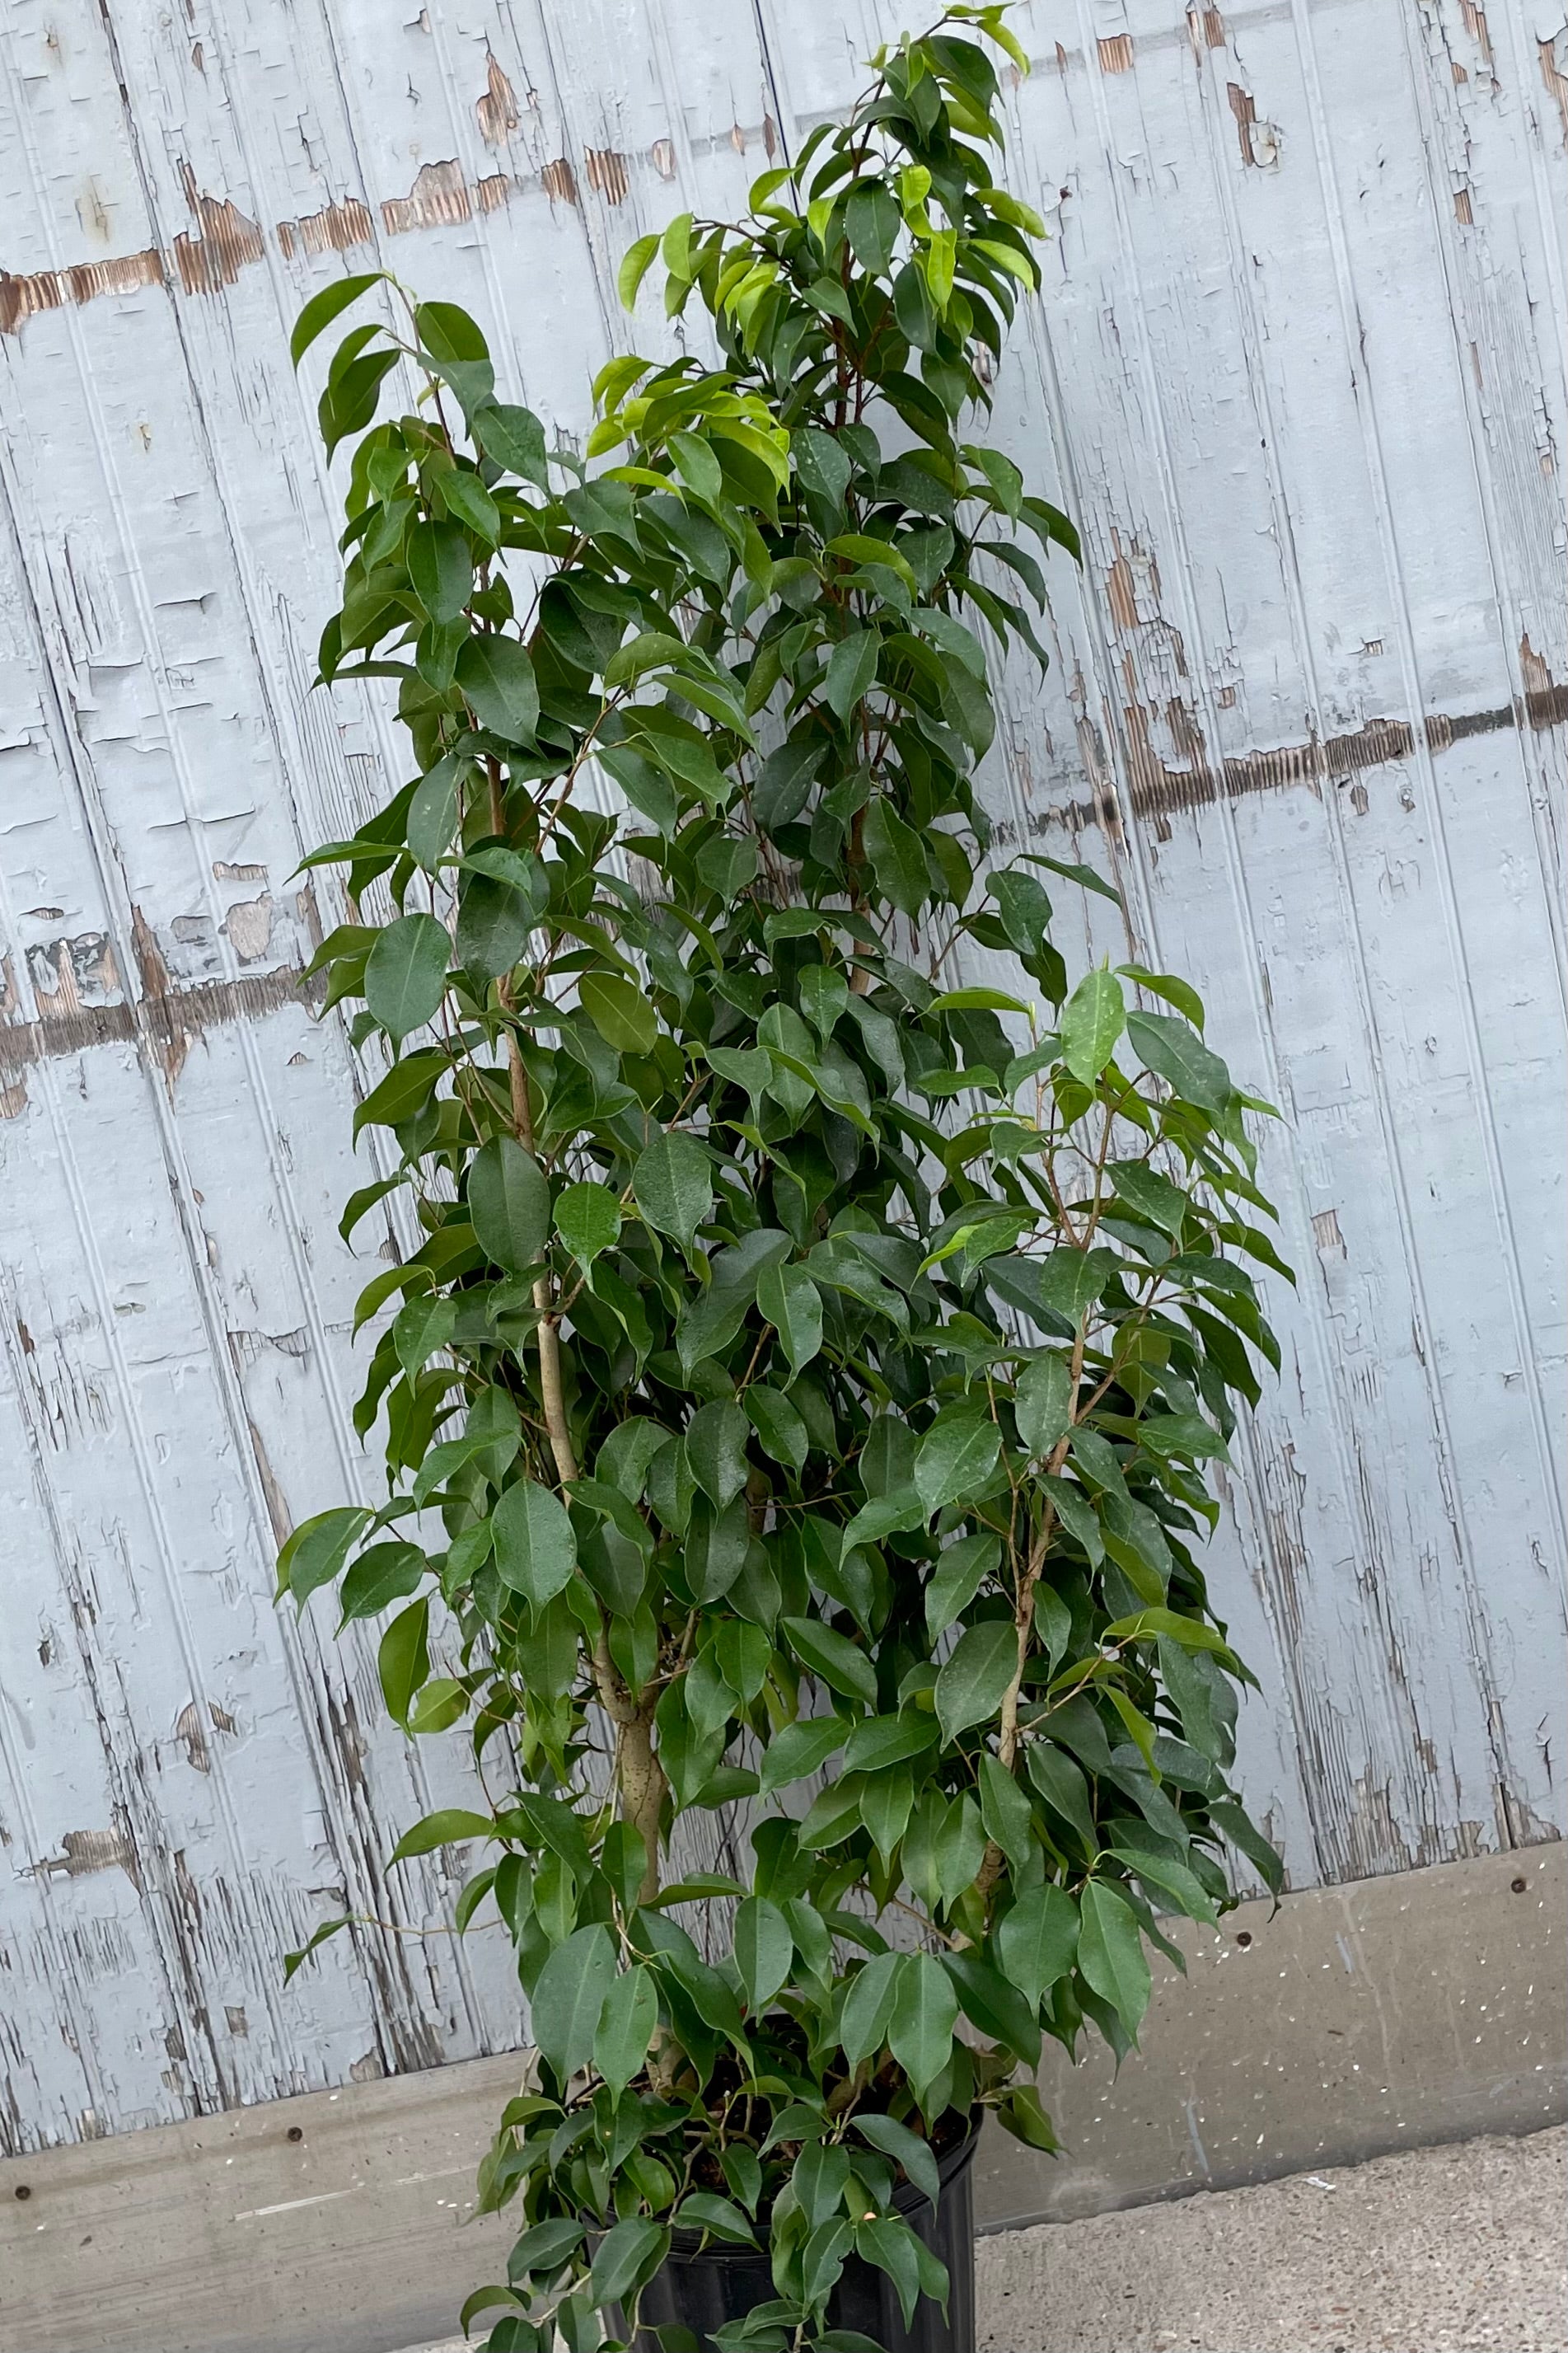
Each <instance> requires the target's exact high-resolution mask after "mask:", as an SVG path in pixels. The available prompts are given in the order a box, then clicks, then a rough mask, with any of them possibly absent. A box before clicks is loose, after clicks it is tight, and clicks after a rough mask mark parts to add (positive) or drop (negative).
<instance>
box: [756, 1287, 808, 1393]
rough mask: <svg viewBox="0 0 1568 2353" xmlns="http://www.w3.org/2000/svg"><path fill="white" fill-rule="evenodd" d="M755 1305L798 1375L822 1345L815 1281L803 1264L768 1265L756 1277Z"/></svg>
mask: <svg viewBox="0 0 1568 2353" xmlns="http://www.w3.org/2000/svg"><path fill="white" fill-rule="evenodd" d="M757 1305H758V1307H759V1308H760V1309H761V1311H762V1313H763V1314H764V1315H765V1316H766V1318H767V1320H768V1322H769V1323H770V1324H772V1325H773V1329H774V1330H775V1331H776V1332H777V1334H778V1335H779V1339H780V1342H781V1343H782V1345H783V1347H784V1354H785V1355H786V1356H788V1358H789V1361H790V1367H791V1370H792V1371H793V1372H794V1373H795V1374H796V1375H797V1376H798V1375H799V1374H801V1373H802V1372H804V1371H805V1367H806V1366H807V1365H809V1364H810V1362H811V1360H812V1358H813V1357H814V1356H816V1355H817V1354H818V1353H819V1351H820V1349H821V1347H822V1296H821V1293H819V1292H818V1290H817V1288H816V1283H815V1282H813V1281H812V1279H811V1277H810V1275H809V1274H807V1272H806V1271H805V1268H804V1267H803V1266H792V1265H778V1266H773V1267H769V1268H768V1269H767V1271H766V1272H765V1273H763V1275H762V1276H761V1277H760V1278H759V1280H758V1283H757Z"/></svg>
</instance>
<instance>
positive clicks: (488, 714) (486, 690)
mask: <svg viewBox="0 0 1568 2353" xmlns="http://www.w3.org/2000/svg"><path fill="white" fill-rule="evenodd" d="M457 677H458V685H459V686H460V687H461V688H462V691H463V692H464V694H465V695H466V696H467V698H468V702H470V703H471V704H472V706H473V710H474V715H475V717H476V718H477V719H478V721H479V725H480V726H481V727H485V728H488V729H489V732H490V733H491V734H492V735H499V736H500V737H501V738H502V740H503V741H504V742H506V743H509V744H531V743H532V741H533V737H534V730H535V729H536V728H537V727H538V725H539V687H538V683H537V681H535V679H534V675H533V664H532V663H531V661H530V659H529V658H528V649H527V648H526V646H523V645H521V644H520V643H519V641H518V640H517V638H504V637H480V638H467V639H466V640H465V642H464V645H463V649H462V651H461V652H460V653H459V654H458V670H457Z"/></svg>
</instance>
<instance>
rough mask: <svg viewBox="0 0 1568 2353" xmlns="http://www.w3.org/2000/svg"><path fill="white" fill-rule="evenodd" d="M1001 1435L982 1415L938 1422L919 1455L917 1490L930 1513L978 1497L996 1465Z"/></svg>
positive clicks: (957, 1417)
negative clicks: (973, 1496) (971, 1496)
mask: <svg viewBox="0 0 1568 2353" xmlns="http://www.w3.org/2000/svg"><path fill="white" fill-rule="evenodd" d="M1001 1443H1002V1440H1001V1433H1000V1431H999V1430H997V1427H996V1425H995V1423H994V1421H991V1420H989V1419H986V1418H985V1416H984V1414H982V1413H979V1412H971V1413H962V1414H956V1415H954V1416H953V1417H952V1419H943V1420H941V1421H938V1422H935V1423H934V1424H933V1425H932V1427H931V1429H930V1430H928V1431H927V1432H926V1435H925V1436H924V1438H922V1439H921V1443H920V1448H919V1451H918V1452H917V1453H916V1455H915V1489H916V1492H917V1493H918V1494H919V1496H920V1499H921V1503H922V1504H924V1505H925V1507H926V1510H927V1511H928V1512H937V1511H940V1510H941V1509H942V1505H943V1504H956V1503H962V1502H963V1500H964V1498H965V1497H966V1496H970V1495H975V1494H978V1493H979V1492H980V1490H981V1489H982V1488H983V1487H984V1485H985V1484H986V1482H987V1481H988V1480H989V1479H990V1477H991V1473H992V1472H993V1471H994V1469H995V1466H996V1457H997V1454H998V1452H999V1451H1000V1448H1001Z"/></svg>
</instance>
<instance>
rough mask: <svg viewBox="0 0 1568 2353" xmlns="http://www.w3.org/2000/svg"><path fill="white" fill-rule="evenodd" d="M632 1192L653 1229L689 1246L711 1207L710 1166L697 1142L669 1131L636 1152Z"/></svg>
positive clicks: (683, 1245) (711, 1180)
mask: <svg viewBox="0 0 1568 2353" xmlns="http://www.w3.org/2000/svg"><path fill="white" fill-rule="evenodd" d="M632 1195H633V1198H634V1199H635V1200H636V1202H637V1207H638V1208H639V1209H640V1210H641V1211H642V1213H643V1216H644V1217H645V1218H646V1219H647V1222H648V1224H649V1225H650V1226H652V1227H653V1228H654V1229H655V1231H656V1232H658V1233H661V1234H669V1235H671V1236H672V1237H673V1238H674V1240H676V1241H678V1242H679V1243H680V1245H681V1247H682V1249H684V1250H689V1249H690V1247H691V1245H692V1243H693V1241H694V1240H696V1236H697V1229H698V1227H699V1226H700V1225H701V1224H702V1223H703V1221H704V1219H706V1218H707V1217H708V1215H709V1212H710V1210H711V1208H712V1207H713V1170H712V1166H711V1164H710V1161H709V1158H708V1155H707V1154H706V1153H705V1152H704V1151H703V1149H702V1147H701V1145H700V1144H696V1143H694V1142H693V1141H692V1139H691V1137H690V1136H689V1135H683V1134H680V1133H679V1131H672V1132H671V1133H670V1134H668V1135H661V1136H659V1137H658V1138H657V1139H656V1140H655V1142H653V1143H652V1144H650V1145H648V1147H647V1151H646V1152H644V1153H643V1154H642V1155H640V1156H639V1158H638V1160H637V1166H636V1167H635V1168H634V1170H633V1171H632Z"/></svg>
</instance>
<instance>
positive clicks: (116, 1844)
mask: <svg viewBox="0 0 1568 2353" xmlns="http://www.w3.org/2000/svg"><path fill="white" fill-rule="evenodd" d="M116 1866H118V1867H119V1869H120V1870H121V1871H123V1873H125V1876H126V1877H127V1879H129V1881H130V1882H131V1884H132V1887H134V1888H135V1890H136V1893H137V1894H139V1895H140V1894H142V1866H141V1863H140V1862H139V1861H138V1859H137V1854H136V1849H135V1847H134V1846H133V1845H132V1840H131V1833H130V1831H129V1830H128V1829H127V1828H126V1826H125V1824H124V1823H123V1822H117V1823H115V1825H114V1827H113V1828H112V1829H111V1830H106V1831H66V1833H65V1835H64V1837H63V1838H62V1839H61V1841H60V1852H59V1853H58V1854H49V1855H45V1856H44V1857H43V1859H42V1860H41V1861H40V1862H36V1863H35V1864H34V1865H33V1875H34V1877H35V1878H37V1879H79V1878H81V1877H82V1876H83V1874H84V1873H89V1872H93V1871H112V1870H114V1869H115V1868H116Z"/></svg>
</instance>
